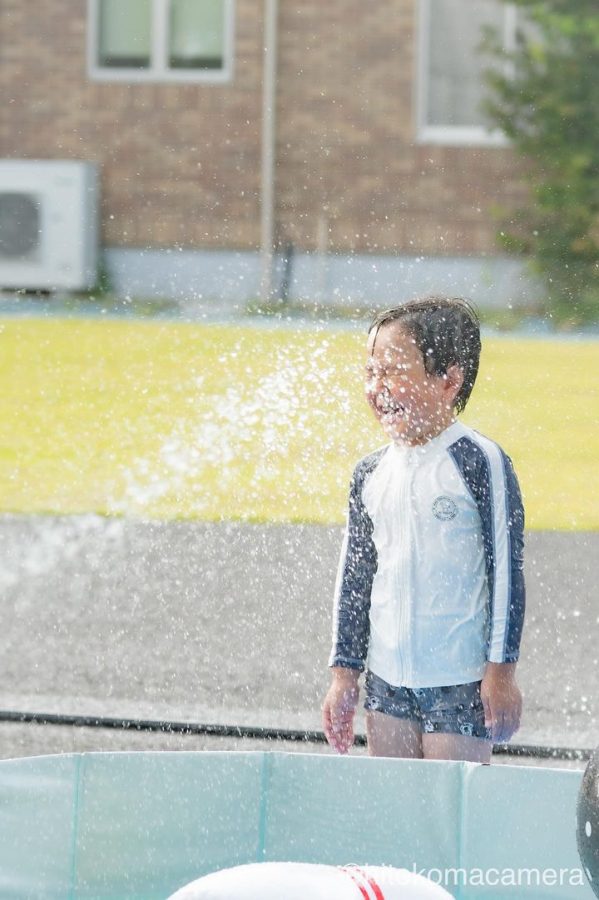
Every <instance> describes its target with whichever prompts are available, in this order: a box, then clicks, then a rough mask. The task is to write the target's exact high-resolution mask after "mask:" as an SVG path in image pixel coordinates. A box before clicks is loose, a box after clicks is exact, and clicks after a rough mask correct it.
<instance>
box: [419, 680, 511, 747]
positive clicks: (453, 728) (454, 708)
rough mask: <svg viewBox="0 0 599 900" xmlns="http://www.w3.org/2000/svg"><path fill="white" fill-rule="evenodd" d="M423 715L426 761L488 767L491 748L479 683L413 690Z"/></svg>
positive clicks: (423, 743)
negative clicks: (464, 763) (433, 760)
mask: <svg viewBox="0 0 599 900" xmlns="http://www.w3.org/2000/svg"><path fill="white" fill-rule="evenodd" d="M414 694H415V695H416V697H417V699H418V703H419V706H420V711H421V714H422V722H423V729H422V731H423V734H422V753H423V756H424V758H425V759H463V760H465V761H467V762H478V763H487V764H488V763H490V762H491V751H492V749H493V744H492V742H491V733H490V731H489V729H488V728H487V727H486V725H485V711H484V708H483V703H482V700H481V696H480V682H478V681H474V682H470V683H469V684H457V685H449V686H447V687H438V688H423V689H421V690H415V691H414Z"/></svg>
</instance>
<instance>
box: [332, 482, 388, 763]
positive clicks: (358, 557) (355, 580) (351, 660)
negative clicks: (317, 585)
mask: <svg viewBox="0 0 599 900" xmlns="http://www.w3.org/2000/svg"><path fill="white" fill-rule="evenodd" d="M363 480H364V473H363V472H362V470H361V468H360V466H358V468H357V469H356V471H355V472H354V476H353V478H352V482H351V487H350V495H349V512H348V519H347V529H346V532H345V537H344V540H343V547H342V549H341V558H340V560H339V568H338V572H337V581H336V585H335V604H334V610H333V648H332V651H331V657H330V659H329V666H330V667H331V670H332V675H333V680H332V683H331V687H330V689H329V691H328V692H327V695H326V697H325V700H324V703H323V707H322V721H323V728H324V732H325V735H326V737H327V740H328V742H329V743H330V744H331V746H332V747H333V748H334V749H335V750H337V751H338V752H339V753H346V752H347V750H349V748H350V747H351V745H352V744H353V740H354V734H353V718H354V714H355V710H356V706H357V705H358V694H359V689H358V678H359V676H360V672H362V671H363V669H364V666H365V662H366V655H367V652H368V639H369V636H370V620H369V613H370V592H371V589H372V580H373V578H374V573H375V572H376V566H377V556H376V549H375V546H374V542H373V540H372V521H371V519H370V516H369V515H368V512H367V510H366V507H365V506H364V502H363V500H362V484H363Z"/></svg>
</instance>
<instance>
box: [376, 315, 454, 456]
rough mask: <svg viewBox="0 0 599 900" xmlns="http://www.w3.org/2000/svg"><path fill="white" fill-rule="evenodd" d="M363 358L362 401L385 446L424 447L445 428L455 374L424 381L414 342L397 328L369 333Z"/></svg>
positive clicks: (389, 326) (449, 418)
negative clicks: (393, 443)
mask: <svg viewBox="0 0 599 900" xmlns="http://www.w3.org/2000/svg"><path fill="white" fill-rule="evenodd" d="M367 352H368V358H367V361H366V397H367V399H368V402H369V404H370V406H371V408H372V410H373V412H374V414H375V416H376V417H377V419H378V421H379V422H380V423H381V425H382V427H383V430H384V431H385V433H386V434H387V436H388V437H389V438H391V440H393V441H396V442H397V443H403V444H411V445H413V444H424V443H426V442H427V441H429V440H430V439H431V438H432V437H434V436H435V435H436V434H439V432H441V431H443V429H444V428H446V427H447V426H448V425H449V424H450V423H451V421H452V420H453V417H454V415H453V404H454V402H455V397H456V394H457V392H458V390H459V387H460V385H461V372H460V371H459V370H457V371H453V372H451V371H450V372H449V373H448V374H447V375H429V374H428V372H427V371H426V369H425V368H424V360H423V358H422V353H421V352H420V350H419V348H418V346H417V344H416V342H415V340H414V338H413V337H412V335H411V334H410V333H409V332H408V331H405V330H404V329H402V327H401V324H400V323H399V322H387V323H385V324H384V325H381V327H380V328H379V329H378V330H376V329H373V330H372V331H371V332H370V334H369V335H368V344H367ZM451 369H452V370H456V367H455V366H452V367H451ZM456 374H457V375H458V381H459V383H458V384H457V387H456V385H455V384H454V381H455V376H456Z"/></svg>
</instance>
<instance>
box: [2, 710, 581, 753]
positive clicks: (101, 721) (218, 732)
mask: <svg viewBox="0 0 599 900" xmlns="http://www.w3.org/2000/svg"><path fill="white" fill-rule="evenodd" d="M0 722H17V723H18V722H21V723H27V722H29V723H32V724H35V725H67V726H70V727H72V728H114V729H118V730H120V731H154V732H161V733H162V734H196V735H197V734H203V735H208V736H211V737H232V738H254V739H256V740H263V741H296V742H301V743H307V744H324V743H326V738H325V736H324V733H323V732H322V731H302V730H299V729H292V728H263V727H262V726H259V725H215V724H209V723H203V722H172V721H168V720H163V719H128V718H114V717H110V716H83V715H77V716H73V715H65V714H62V713H39V712H24V711H20V710H12V709H11V710H0ZM355 743H356V744H358V745H359V746H362V747H363V746H365V745H366V735H363V734H358V735H356V740H355ZM592 752H593V751H592V750H583V749H579V748H574V747H550V746H546V745H535V744H496V745H495V747H494V748H493V753H495V754H501V755H505V756H519V757H529V758H535V759H560V760H572V761H582V762H584V761H585V760H588V759H590V756H591V753H592Z"/></svg>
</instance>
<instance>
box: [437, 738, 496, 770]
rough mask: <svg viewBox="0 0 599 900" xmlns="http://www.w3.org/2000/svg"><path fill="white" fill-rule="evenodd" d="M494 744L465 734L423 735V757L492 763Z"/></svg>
mask: <svg viewBox="0 0 599 900" xmlns="http://www.w3.org/2000/svg"><path fill="white" fill-rule="evenodd" d="M492 749H493V744H492V743H491V741H487V740H485V739H484V738H476V737H467V736H465V735H463V734H444V733H439V732H437V733H435V734H423V735H422V755H423V756H424V758H425V759H463V760H465V761H466V762H477V763H486V764H487V765H488V764H489V763H490V762H491V751H492Z"/></svg>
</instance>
